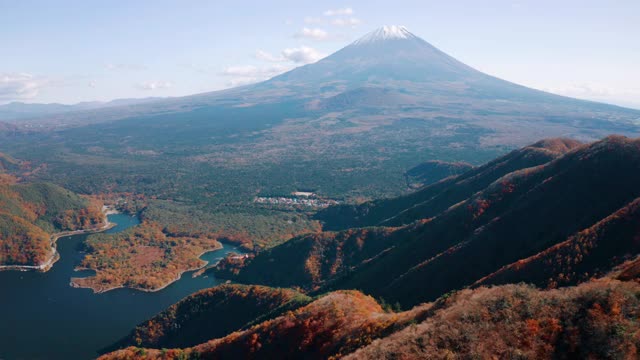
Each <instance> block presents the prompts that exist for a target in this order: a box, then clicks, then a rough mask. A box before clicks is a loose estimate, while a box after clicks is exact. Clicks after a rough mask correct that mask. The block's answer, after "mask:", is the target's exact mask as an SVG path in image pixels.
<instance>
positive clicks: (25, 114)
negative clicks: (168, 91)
mask: <svg viewBox="0 0 640 360" xmlns="http://www.w3.org/2000/svg"><path fill="white" fill-rule="evenodd" d="M160 99H161V98H142V99H117V100H112V101H104V102H102V101H90V102H81V103H77V104H73V105H66V104H57V103H50V104H38V103H24V102H12V103H9V104H5V105H0V121H4V122H10V121H11V122H13V121H17V120H24V119H34V118H39V117H43V116H47V115H59V114H66V113H70V112H74V111H83V110H95V109H103V108H110V107H115V106H129V105H134V104H145V103H149V102H153V101H157V100H160Z"/></svg>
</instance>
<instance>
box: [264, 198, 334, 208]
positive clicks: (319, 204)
mask: <svg viewBox="0 0 640 360" xmlns="http://www.w3.org/2000/svg"><path fill="white" fill-rule="evenodd" d="M253 202H255V203H258V204H269V205H278V206H285V207H305V208H312V209H321V208H326V207H328V206H331V205H336V204H338V201H336V200H330V199H320V198H316V197H295V196H294V197H261V196H259V197H256V198H255V199H254V200H253Z"/></svg>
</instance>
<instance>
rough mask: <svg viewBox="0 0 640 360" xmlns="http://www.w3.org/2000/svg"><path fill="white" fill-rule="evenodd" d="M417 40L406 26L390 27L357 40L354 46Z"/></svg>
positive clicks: (377, 30) (384, 27)
mask: <svg viewBox="0 0 640 360" xmlns="http://www.w3.org/2000/svg"><path fill="white" fill-rule="evenodd" d="M412 38H417V36H415V35H413V34H412V33H411V32H410V31H409V30H407V28H406V27H404V26H398V25H390V26H387V25H385V26H383V27H381V28H378V29H376V30H374V31H372V32H370V33H368V34H367V35H365V36H363V37H362V38H360V39H359V40H356V41H355V42H354V43H353V44H354V45H362V44H370V43H374V42H378V41H384V40H393V39H412Z"/></svg>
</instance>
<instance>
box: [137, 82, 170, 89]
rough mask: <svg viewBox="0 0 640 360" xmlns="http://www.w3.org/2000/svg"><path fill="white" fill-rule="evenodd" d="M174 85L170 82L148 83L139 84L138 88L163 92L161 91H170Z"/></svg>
mask: <svg viewBox="0 0 640 360" xmlns="http://www.w3.org/2000/svg"><path fill="white" fill-rule="evenodd" d="M172 86H173V84H172V83H171V82H169V81H159V80H154V81H146V82H143V83H141V84H138V86H137V87H138V88H139V89H142V90H161V89H169V88H170V87H172Z"/></svg>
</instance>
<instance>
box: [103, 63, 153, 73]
mask: <svg viewBox="0 0 640 360" xmlns="http://www.w3.org/2000/svg"><path fill="white" fill-rule="evenodd" d="M104 68H105V69H107V70H123V71H141V70H146V69H147V67H146V66H144V65H139V64H112V63H109V64H105V66H104Z"/></svg>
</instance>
